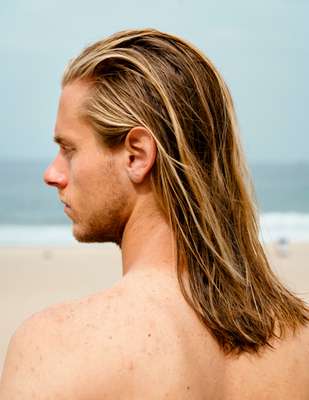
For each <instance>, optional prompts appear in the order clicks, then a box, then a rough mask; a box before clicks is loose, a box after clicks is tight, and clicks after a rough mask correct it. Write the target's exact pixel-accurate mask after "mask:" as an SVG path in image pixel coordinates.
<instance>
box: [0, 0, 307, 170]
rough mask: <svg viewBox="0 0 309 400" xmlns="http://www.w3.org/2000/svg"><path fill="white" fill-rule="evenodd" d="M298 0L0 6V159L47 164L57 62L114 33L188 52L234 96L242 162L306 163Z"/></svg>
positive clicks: (41, 1)
mask: <svg viewBox="0 0 309 400" xmlns="http://www.w3.org/2000/svg"><path fill="white" fill-rule="evenodd" d="M308 15H309V2H308V1H307V0H259V1H248V0H233V1H230V0H225V1H224V0H216V1H214V0H213V1H210V0H191V1H188V0H165V1H162V0H156V1H147V0H143V1H140V0H135V1H134V0H130V1H120V0H115V1H105V0H87V1H85V0H83V1H80V0H66V1H60V0H2V1H1V11H0V57H1V63H0V71H1V73H0V93H1V95H0V110H1V111H0V126H1V133H0V135H1V146H0V160H7V159H17V160H21V159H49V158H52V157H53V156H54V155H55V153H56V150H57V149H56V147H55V145H54V144H53V143H52V137H53V130H54V123H55V118H56V113H57V106H58V98H59V95H60V80H61V75H62V71H63V69H64V68H65V66H66V64H67V62H68V61H69V60H70V59H71V58H72V57H74V56H75V55H77V54H78V53H79V52H80V51H81V50H82V49H83V48H84V47H85V46H87V45H88V44H90V43H92V42H94V41H96V40H99V39H102V38H104V37H106V36H108V35H110V34H112V33H114V32H116V31H119V30H123V29H129V28H145V27H152V28H156V29H159V30H162V31H166V32H169V33H174V34H177V35H179V36H181V37H183V38H184V39H186V40H188V41H190V42H192V43H194V44H195V45H196V46H198V47H199V48H200V49H201V50H202V51H203V52H204V53H205V54H206V55H207V56H208V57H209V58H210V59H211V60H212V61H213V62H214V64H215V65H216V67H217V68H218V69H219V71H220V72H221V74H222V75H223V77H224V79H225V81H226V82H227V84H228V86H229V88H230V90H231V92H232V96H233V99H234V103H235V107H236V111H237V116H238V121H239V125H240V132H241V138H242V141H243V146H244V149H245V152H246V154H247V158H248V160H249V161H250V162H267V163H268V162H270V163H292V162H309V122H308V121H309V119H308V112H309V110H308V105H309V90H308V89H309V88H308V71H309V45H308V38H309V24H308Z"/></svg>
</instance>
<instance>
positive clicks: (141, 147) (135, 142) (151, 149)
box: [125, 126, 157, 183]
mask: <svg viewBox="0 0 309 400" xmlns="http://www.w3.org/2000/svg"><path fill="white" fill-rule="evenodd" d="M125 148H126V151H127V155H128V158H127V172H128V176H129V178H130V180H131V181H132V182H134V183H142V182H143V180H144V179H145V178H146V176H147V175H148V174H149V173H150V171H151V169H152V167H153V164H154V162H155V159H156V155H157V146H156V143H155V141H154V138H153V136H152V134H151V133H150V132H149V131H148V130H147V129H146V128H144V127H142V126H137V127H134V128H132V129H131V130H130V131H129V132H128V134H127V136H126V139H125Z"/></svg>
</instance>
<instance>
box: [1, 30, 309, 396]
mask: <svg viewBox="0 0 309 400" xmlns="http://www.w3.org/2000/svg"><path fill="white" fill-rule="evenodd" d="M62 86H63V90H62V94H61V98H60V104H59V111H58V116H57V123H56V128H55V141H56V142H57V143H58V144H59V146H60V150H59V153H58V155H57V157H56V159H55V160H54V161H53V163H52V164H51V165H50V166H49V168H48V170H47V171H46V173H45V181H46V183H47V184H49V185H51V186H54V187H55V188H56V189H57V190H58V193H59V198H60V200H61V201H62V202H63V203H64V211H65V213H66V214H67V215H68V217H69V218H70V219H71V220H72V224H73V234H74V236H75V238H76V239H77V240H79V241H81V242H107V241H111V242H115V243H117V244H118V245H119V246H120V248H121V252H122V261H123V278H122V279H121V281H120V282H119V283H117V284H116V285H115V286H114V287H112V288H111V289H109V290H107V291H104V292H102V293H98V294H95V295H93V296H90V297H88V298H86V299H81V300H78V301H72V302H69V303H65V304H61V305H57V306H54V307H51V308H49V309H47V310H45V311H43V312H40V313H38V314H36V315H35V316H33V317H31V318H30V319H29V320H27V321H26V322H25V323H23V324H22V326H21V327H20V328H19V329H18V330H17V332H16V334H15V335H14V337H13V338H12V340H11V343H10V346H9V350H8V355H7V358H6V363H5V368H4V373H3V377H2V383H1V389H0V399H1V400H9V399H10V400H15V399H23V400H28V399H34V398H37V399H42V400H43V399H53V400H56V399H63V400H64V399H66V400H69V399H70V400H71V399H72V400H73V399H74V400H79V399H83V400H84V399H85V400H86V399H93V400H94V399H113V400H115V399H147V400H149V399H156V400H158V399H177V400H180V399H194V400H199V399H200V400H202V399H203V400H204V399H213V400H225V399H229V400H230V399H251V400H252V399H259V400H260V399H272V400H275V399H280V400H283V399H291V398H293V399H295V400H296V399H297V400H305V399H309V372H308V371H309V333H308V332H309V330H308V327H307V323H308V309H307V308H306V306H305V305H304V303H303V302H302V301H301V300H300V299H298V298H296V297H294V296H293V295H292V294H291V293H290V292H289V291H288V290H287V289H286V288H285V287H284V286H283V285H282V284H281V283H280V282H279V281H278V279H277V278H276V277H275V276H274V275H273V273H272V272H271V269H270V267H269V265H268V262H267V259H266V257H265V254H264V252H263V248H262V246H261V244H260V242H259V240H258V228H257V223H256V215H255V213H254V206H253V202H252V200H251V197H250V187H249V186H248V179H247V174H246V166H245V161H244V157H243V155H242V152H241V148H240V144H239V139H238V136H237V129H236V124H235V116H234V111H233V104H232V100H231V97H230V95H229V92H228V89H227V87H226V85H225V83H224V81H223V80H222V78H221V77H220V75H219V73H218V72H217V71H216V69H215V68H214V66H213V65H212V64H211V62H210V61H209V60H208V59H207V58H206V57H205V56H204V55H202V54H201V53H200V52H199V51H198V50H197V49H195V48H194V47H192V46H191V45H189V44H188V43H186V42H185V41H183V40H181V39H179V38H177V37H174V36H171V35H168V34H164V33H162V32H158V31H155V30H136V31H126V32H120V33H118V34H116V35H113V36H112V37H110V38H107V39H105V40H103V41H100V42H97V43H95V44H93V45H92V46H90V47H88V48H86V49H85V50H84V51H83V52H82V53H81V54H80V55H79V56H78V57H77V58H76V59H74V60H73V61H72V62H71V63H70V64H69V66H68V68H67V69H66V71H65V73H64V77H63V85H62ZM112 267H113V266H111V265H106V266H104V268H112Z"/></svg>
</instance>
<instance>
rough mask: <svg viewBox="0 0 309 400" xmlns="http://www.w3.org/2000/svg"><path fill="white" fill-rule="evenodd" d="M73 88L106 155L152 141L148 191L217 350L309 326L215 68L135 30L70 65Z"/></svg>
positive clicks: (173, 43)
mask: <svg viewBox="0 0 309 400" xmlns="http://www.w3.org/2000/svg"><path fill="white" fill-rule="evenodd" d="M77 80H84V81H87V82H89V86H90V94H89V97H88V98H87V101H85V104H84V109H83V115H84V117H85V118H87V121H88V122H89V123H90V124H91V125H92V127H93V128H94V130H95V132H96V133H97V134H98V135H100V137H101V138H102V140H103V143H104V144H105V145H106V146H109V147H113V146H117V145H121V143H123V142H124V140H125V137H126V135H127V133H128V132H129V131H130V129H132V128H133V127H135V126H143V127H145V128H146V129H147V130H148V131H149V132H150V134H151V135H152V136H153V138H154V140H155V143H156V145H157V157H156V161H155V164H154V166H153V168H152V170H151V183H152V187H153V191H154V193H155V196H156V199H157V202H158V205H159V207H160V208H161V210H162V212H163V213H164V215H165V217H166V218H167V220H168V221H169V223H170V226H171V227H172V229H173V233H174V236H175V240H176V244H177V273H178V280H179V284H180V288H181V290H182V293H183V295H184V297H185V299H186V301H187V302H188V303H189V304H190V306H191V307H192V309H193V310H194V311H195V313H196V314H197V316H198V317H199V319H200V320H201V321H202V323H203V324H204V326H205V328H206V329H207V330H208V331H209V332H210V333H211V334H212V336H213V337H214V338H215V339H216V341H217V342H218V344H219V346H220V347H221V349H222V350H223V351H224V352H225V353H226V354H229V353H230V354H232V353H234V354H239V353H241V352H253V353H257V352H259V350H260V349H261V348H262V347H264V346H270V347H271V346H272V343H273V340H274V339H276V338H283V337H284V336H285V334H286V333H287V332H289V331H293V332H295V331H296V330H297V329H298V328H299V327H301V326H303V325H305V324H306V323H307V322H308V309H307V307H306V305H305V303H304V302H303V301H302V300H301V299H300V298H298V297H296V296H295V295H294V294H293V293H292V292H291V291H289V290H288V289H287V288H286V287H285V286H284V285H283V284H282V283H281V282H280V281H279V279H278V278H277V277H276V276H275V274H274V273H273V271H272V270H271V268H270V265H269V262H268V260H267V257H266V255H265V252H264V248H263V246H262V244H261V242H260V240H259V226H258V212H257V207H256V201H255V196H254V190H253V185H252V183H251V179H250V174H249V172H248V168H247V166H246V161H245V157H244V154H243V151H242V148H241V143H240V139H239V133H238V129H237V123H236V118H235V112H234V107H233V102H232V98H231V95H230V93H229V90H228V88H227V85H226V84H225V82H224V80H223V79H222V77H221V76H220V74H219V73H218V71H217V70H216V68H215V67H214V65H213V64H212V63H211V61H210V60H209V59H208V58H207V57H206V56H205V55H204V54H202V52H201V51H199V50H198V49H197V48H195V47H194V46H192V45H191V44H189V43H188V42H186V41H184V40H183V39H180V38H178V37H176V36H173V35H170V34H167V33H163V32H159V31H157V30H154V29H142V30H127V31H123V32H119V33H116V34H114V35H112V36H110V37H108V38H106V39H103V40H100V41H97V42H96V43H94V44H92V45H90V46H88V47H87V48H85V49H84V50H83V51H82V52H81V54H80V55H78V56H77V57H76V58H74V59H73V60H72V61H71V62H70V63H69V65H68V67H67V69H66V70H65V72H64V76H63V81H62V85H63V86H65V85H67V84H69V83H72V82H74V81H77ZM185 276H187V278H188V284H186V283H185V279H184V277H185Z"/></svg>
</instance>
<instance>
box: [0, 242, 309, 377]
mask: <svg viewBox="0 0 309 400" xmlns="http://www.w3.org/2000/svg"><path fill="white" fill-rule="evenodd" d="M266 251H267V254H268V257H269V260H270V262H271V265H272V268H273V269H274V271H275V272H276V273H277V274H278V275H279V276H280V277H281V279H282V280H283V281H284V282H285V283H286V284H287V285H288V287H289V288H290V289H292V290H293V291H294V292H296V293H298V294H299V295H301V297H302V298H304V299H305V300H306V301H307V302H309V242H308V243H293V244H289V245H288V246H287V247H286V246H285V244H283V245H281V246H279V245H278V244H276V243H273V244H269V245H268V246H267V248H266ZM120 278H121V253H120V250H119V249H118V248H117V247H116V246H115V245H112V244H103V245H76V246H75V245H74V246H71V247H50V246H45V247H43V246H42V247H28V248H25V247H11V248H10V247H6V248H4V247H2V248H1V247H0V313H1V336H0V371H1V370H2V366H3V362H4V357H5V354H6V349H7V345H8V343H9V339H10V337H11V336H12V334H13V333H14V331H15V330H16V328H17V327H18V326H19V325H20V324H21V322H22V321H23V320H24V319H25V318H27V317H29V316H30V315H32V314H34V313H35V312H37V311H40V310H41V309H43V308H45V307H47V306H48V305H51V304H56V303H60V302H63V301H67V300H70V299H78V298H80V297H83V296H87V295H89V294H90V293H94V292H98V291H100V290H102V289H105V288H108V287H110V286H112V285H113V283H114V282H116V281H117V280H119V279H120Z"/></svg>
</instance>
